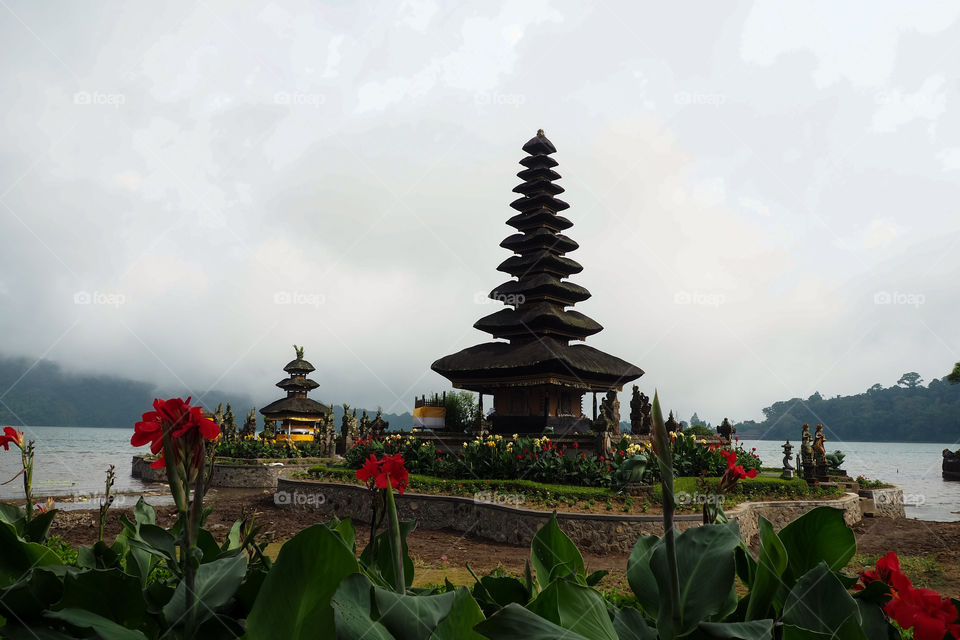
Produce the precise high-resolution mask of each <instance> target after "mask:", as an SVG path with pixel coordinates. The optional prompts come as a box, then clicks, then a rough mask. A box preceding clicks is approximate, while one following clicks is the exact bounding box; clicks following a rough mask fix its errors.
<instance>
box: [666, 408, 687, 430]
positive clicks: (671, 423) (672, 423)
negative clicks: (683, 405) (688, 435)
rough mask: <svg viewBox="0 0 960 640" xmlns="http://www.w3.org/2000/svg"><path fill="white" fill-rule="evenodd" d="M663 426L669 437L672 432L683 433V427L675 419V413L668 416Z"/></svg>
mask: <svg viewBox="0 0 960 640" xmlns="http://www.w3.org/2000/svg"><path fill="white" fill-rule="evenodd" d="M663 426H664V427H666V429H667V435H669V434H670V432H671V431H672V432H674V433H680V432H681V431H683V427H682V426H681V425H680V423H679V422H677V419H676V418H674V417H673V411H671V412H670V415H668V416H667V421H666V422H664V423H663Z"/></svg>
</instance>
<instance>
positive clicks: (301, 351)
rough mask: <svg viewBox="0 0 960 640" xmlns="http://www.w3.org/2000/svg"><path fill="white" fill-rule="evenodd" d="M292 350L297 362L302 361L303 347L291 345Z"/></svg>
mask: <svg viewBox="0 0 960 640" xmlns="http://www.w3.org/2000/svg"><path fill="white" fill-rule="evenodd" d="M293 350H294V351H296V352H297V360H303V347H298V346H297V345H293Z"/></svg>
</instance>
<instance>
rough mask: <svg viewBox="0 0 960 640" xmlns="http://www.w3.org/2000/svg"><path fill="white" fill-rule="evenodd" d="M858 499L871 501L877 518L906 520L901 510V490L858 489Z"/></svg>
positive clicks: (891, 488) (888, 488) (898, 488)
mask: <svg viewBox="0 0 960 640" xmlns="http://www.w3.org/2000/svg"><path fill="white" fill-rule="evenodd" d="M860 497H861V498H867V499H868V500H873V506H874V509H875V510H876V515H877V517H878V518H906V517H907V513H906V511H904V508H903V489H901V488H900V487H884V488H882V489H860Z"/></svg>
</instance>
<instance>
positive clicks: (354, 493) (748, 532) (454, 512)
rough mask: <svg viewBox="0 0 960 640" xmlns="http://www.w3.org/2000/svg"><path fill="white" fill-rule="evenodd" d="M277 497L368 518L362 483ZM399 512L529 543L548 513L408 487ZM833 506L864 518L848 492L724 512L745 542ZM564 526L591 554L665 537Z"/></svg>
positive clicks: (298, 487)
mask: <svg viewBox="0 0 960 640" xmlns="http://www.w3.org/2000/svg"><path fill="white" fill-rule="evenodd" d="M274 501H275V503H276V504H278V505H282V506H285V507H288V508H293V509H307V510H315V511H318V512H320V513H321V514H323V515H325V516H326V515H332V514H336V516H337V517H338V518H351V519H352V520H354V521H355V522H369V519H370V494H369V491H368V490H367V489H366V488H365V487H363V486H360V485H353V484H340V483H333V482H315V481H309V480H291V479H288V478H280V479H279V483H278V486H277V493H276V495H275V498H274ZM396 502H397V511H398V513H399V515H400V518H401V519H403V520H416V521H417V526H418V527H421V528H424V529H453V530H455V531H462V532H464V533H469V534H471V535H477V536H480V537H481V538H486V539H488V540H493V541H495V542H503V543H507V544H513V545H528V544H530V541H531V540H532V539H533V536H534V534H535V533H536V532H537V530H538V529H539V528H540V527H541V526H543V525H544V524H545V523H546V522H547V520H548V519H549V517H550V514H549V513H548V512H544V511H535V510H532V509H524V508H522V507H514V506H507V505H502V504H492V503H487V502H478V501H475V500H474V499H473V498H464V497H460V496H433V495H424V494H417V493H405V494H404V495H402V496H400V495H398V496H396ZM819 506H830V507H835V508H838V509H842V510H843V511H844V520H845V521H846V522H847V524H851V525H852V524H855V523H857V522H859V521H860V519H861V514H860V498H859V496H857V495H856V494H845V495H844V496H843V497H841V498H839V499H836V500H804V501H795V502H752V503H743V504H740V505H737V506H736V507H734V508H731V509H730V510H728V511H727V512H726V513H727V517H728V518H730V519H731V520H734V519H736V520H737V521H738V522H739V523H740V531H741V534H742V535H743V538H744V540H746V541H747V543H749V542H750V541H751V540H752V539H753V537H754V536H756V535H757V516H758V515H763V516H764V517H765V518H767V519H768V520H770V521H771V522H772V523H773V525H774V527H775V528H776V529H780V528H781V527H783V526H784V525H785V524H787V523H788V522H790V521H791V520H793V519H794V518H797V517H798V516H800V515H802V514H804V513H806V512H807V511H810V510H811V509H813V508H814V507H819ZM674 520H675V526H676V528H677V529H678V530H680V531H682V530H684V529H688V528H690V527H696V526H699V525H700V523H701V520H702V519H701V516H700V514H678V515H676V516H675V519H674ZM557 521H558V522H559V524H560V528H561V529H563V531H564V532H565V533H566V534H567V535H568V536H570V539H571V540H573V542H574V543H576V545H577V546H578V547H579V548H580V549H582V550H585V551H590V552H593V553H598V554H604V553H630V551H631V550H632V549H633V546H634V544H635V543H636V541H637V538H638V537H640V536H641V535H663V517H662V516H660V515H659V514H657V515H632V514H631V515H628V514H623V515H615V514H599V513H558V514H557Z"/></svg>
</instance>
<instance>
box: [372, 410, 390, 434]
mask: <svg viewBox="0 0 960 640" xmlns="http://www.w3.org/2000/svg"><path fill="white" fill-rule="evenodd" d="M389 426H390V423H389V422H387V421H386V420H384V419H383V409H381V408H380V407H377V415H376V417H374V419H373V421H372V422H371V423H370V434H369V435H372V436H382V435H383V432H384V431H386V430H387V427H389Z"/></svg>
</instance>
